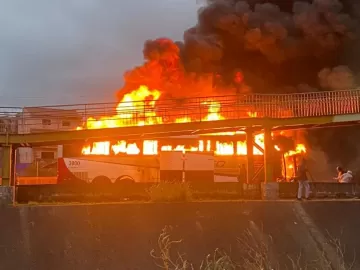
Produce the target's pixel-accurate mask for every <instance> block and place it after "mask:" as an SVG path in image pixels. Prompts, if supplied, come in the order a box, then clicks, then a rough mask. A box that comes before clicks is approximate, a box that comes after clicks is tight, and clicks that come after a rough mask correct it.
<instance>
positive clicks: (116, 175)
mask: <svg viewBox="0 0 360 270" xmlns="http://www.w3.org/2000/svg"><path fill="white" fill-rule="evenodd" d="M214 167H215V164H214V155H213V154H211V153H208V154H204V153H185V154H183V153H182V152H177V151H172V152H162V153H161V154H160V155H159V156H123V157H116V156H115V157H110V156H85V157H78V158H59V160H58V182H63V181H69V180H82V181H85V182H87V183H97V182H111V183H118V182H124V181H131V182H158V181H160V179H162V180H180V181H182V180H184V179H186V178H189V177H190V178H193V177H194V174H196V175H197V176H198V177H201V178H203V177H206V178H207V179H209V177H211V180H212V181H213V179H214Z"/></svg>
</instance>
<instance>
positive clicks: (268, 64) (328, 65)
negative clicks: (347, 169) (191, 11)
mask: <svg viewBox="0 0 360 270" xmlns="http://www.w3.org/2000/svg"><path fill="white" fill-rule="evenodd" d="M356 2H357V1H355V0H348V1H339V0H314V1H290V0H289V1H287V0H277V1H261V0H248V1H239V0H208V1H207V2H206V4H205V6H204V7H202V8H201V9H200V10H199V11H198V21H197V24H196V25H195V26H194V27H192V28H190V29H187V30H186V31H185V32H184V37H183V41H177V42H174V41H171V40H169V39H166V38H161V39H155V40H148V41H146V42H145V45H144V50H143V53H144V59H145V62H144V64H143V65H142V66H139V67H136V68H134V69H133V70H131V71H129V72H128V73H127V74H126V75H125V86H124V87H123V89H121V91H119V98H121V97H122V96H123V95H124V94H125V93H127V92H129V91H131V90H133V89H136V88H137V87H138V86H139V85H141V84H146V85H148V86H149V87H150V88H157V89H160V90H161V91H162V92H163V95H162V98H167V97H189V96H209V95H215V94H228V93H235V92H240V93H248V92H250V91H251V92H254V93H288V92H309V91H328V90H334V89H336V90H337V89H346V88H353V87H356V85H357V84H356V83H357V82H356V81H357V72H358V71H359V66H358V64H357V63H359V61H360V53H359V52H358V51H360V50H358V48H359V45H360V43H359V40H360V39H359V37H360V35H359V29H360V27H359V25H360V24H359V16H360V8H359V7H360V4H359V3H356ZM323 132H324V131H317V132H309V138H310V139H311V141H314V140H315V139H316V138H317V139H316V143H317V144H319V145H320V146H321V147H322V148H323V149H325V152H329V157H330V158H331V159H333V160H335V161H339V162H343V163H346V164H344V165H347V164H348V163H349V162H350V161H349V160H348V159H349V158H346V157H349V155H356V153H355V152H354V151H356V150H355V149H356V147H352V144H353V143H355V142H353V141H352V139H350V138H351V137H347V138H346V136H345V137H344V136H343V135H344V134H342V133H343V132H342V131H341V130H340V131H339V130H335V131H332V132H330V133H329V132H327V133H326V136H325V137H324V140H321V139H319V138H321V136H323ZM346 132H350V133H355V132H356V129H354V128H352V129H349V130H348V129H347V130H346ZM314 138H315V139H314ZM349 141H350V142H349ZM335 142H340V145H341V149H337V150H334V149H333V152H331V151H327V149H328V148H329V147H330V146H333V145H332V144H334V143H335ZM346 151H348V153H346V154H345V152H346ZM349 153H350V154H349Z"/></svg>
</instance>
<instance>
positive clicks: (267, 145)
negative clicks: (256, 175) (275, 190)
mask: <svg viewBox="0 0 360 270" xmlns="http://www.w3.org/2000/svg"><path fill="white" fill-rule="evenodd" d="M273 152H274V145H273V142H272V138H271V128H270V127H266V128H265V132H264V172H265V183H268V182H272V181H273V175H274V173H273V172H274V168H273V159H274V157H273Z"/></svg>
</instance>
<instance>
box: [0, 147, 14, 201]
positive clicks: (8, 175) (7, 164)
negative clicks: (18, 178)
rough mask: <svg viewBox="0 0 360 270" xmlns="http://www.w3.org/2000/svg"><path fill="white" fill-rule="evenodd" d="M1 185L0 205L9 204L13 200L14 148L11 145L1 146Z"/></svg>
mask: <svg viewBox="0 0 360 270" xmlns="http://www.w3.org/2000/svg"><path fill="white" fill-rule="evenodd" d="M2 150H3V157H2V158H3V160H2V161H3V164H2V175H1V177H2V185H1V186H0V205H4V204H5V205H6V204H11V203H12V199H13V194H14V192H13V187H12V186H11V184H13V183H14V181H13V180H12V179H13V176H14V173H15V167H14V166H15V160H14V159H15V148H14V147H13V146H12V145H5V146H2Z"/></svg>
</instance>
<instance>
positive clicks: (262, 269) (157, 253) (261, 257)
mask: <svg viewBox="0 0 360 270" xmlns="http://www.w3.org/2000/svg"><path fill="white" fill-rule="evenodd" d="M171 229H172V228H171V227H165V228H164V229H163V230H162V232H161V234H160V236H159V238H158V247H157V249H156V250H155V249H153V250H152V251H151V252H150V254H151V256H152V258H153V259H154V261H155V263H156V265H157V266H158V267H159V268H162V269H165V270H195V269H199V270H235V269H243V270H281V269H289V270H307V269H314V270H350V269H353V267H354V265H355V259H354V261H353V262H352V263H351V264H350V265H347V264H346V263H345V260H344V255H345V249H344V247H343V246H342V245H341V243H340V241H339V240H338V239H333V238H330V240H329V241H330V244H331V245H332V246H333V247H335V248H336V253H337V256H338V257H339V259H340V260H339V264H338V265H331V262H330V261H329V260H328V259H327V258H326V256H325V254H324V253H323V257H322V258H319V261H322V262H325V264H324V263H321V265H322V266H321V267H311V268H310V267H309V266H308V265H302V264H303V263H301V260H300V259H301V255H299V256H298V257H297V258H295V259H294V258H291V257H288V259H289V261H290V264H291V266H290V268H289V267H286V268H284V267H282V268H281V267H280V266H279V264H278V263H277V262H274V258H272V256H271V250H270V244H269V243H268V242H267V241H259V239H258V238H257V237H256V236H254V235H253V234H252V232H251V230H246V231H245V232H244V234H243V236H242V237H241V238H239V239H238V241H239V244H240V246H241V251H240V254H237V255H238V256H237V257H238V258H240V259H239V260H238V261H237V262H235V261H233V260H232V259H231V257H230V256H229V255H228V254H227V253H226V252H224V251H221V250H219V249H216V250H215V251H214V252H213V253H212V254H209V255H207V256H206V257H205V259H204V260H203V261H202V262H201V264H200V266H199V267H197V268H195V267H194V265H193V264H192V263H191V262H189V261H188V260H187V259H186V258H185V254H181V253H179V252H174V250H173V249H172V248H173V246H174V245H178V244H180V243H182V240H172V239H171V235H170V232H171ZM269 239H271V238H269Z"/></svg>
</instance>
